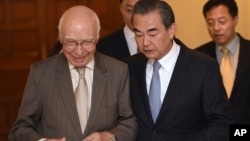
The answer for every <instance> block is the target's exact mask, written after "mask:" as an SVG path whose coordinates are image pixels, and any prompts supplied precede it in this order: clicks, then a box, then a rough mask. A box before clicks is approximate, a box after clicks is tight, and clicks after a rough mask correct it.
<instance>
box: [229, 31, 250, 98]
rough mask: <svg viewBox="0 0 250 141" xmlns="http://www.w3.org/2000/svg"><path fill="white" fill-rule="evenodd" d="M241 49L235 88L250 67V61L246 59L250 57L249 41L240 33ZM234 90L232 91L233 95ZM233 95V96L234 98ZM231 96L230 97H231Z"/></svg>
mask: <svg viewBox="0 0 250 141" xmlns="http://www.w3.org/2000/svg"><path fill="white" fill-rule="evenodd" d="M238 36H239V37H240V48H239V49H240V50H239V59H238V66H237V70H236V74H235V81H234V88H233V89H235V87H237V85H238V82H239V80H240V79H241V75H242V74H244V73H245V72H246V70H247V69H249V66H250V65H249V62H248V61H246V60H248V58H249V54H250V48H249V45H248V43H247V42H246V40H245V39H243V38H242V37H241V36H240V35H238ZM233 94H234V92H232V96H233ZM232 96H231V98H232ZM231 98H230V99H231Z"/></svg>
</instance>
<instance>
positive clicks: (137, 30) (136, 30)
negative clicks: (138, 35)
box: [134, 28, 158, 32]
mask: <svg viewBox="0 0 250 141" xmlns="http://www.w3.org/2000/svg"><path fill="white" fill-rule="evenodd" d="M157 30H158V29H157V28H150V29H148V30H147V32H154V31H157ZM134 32H141V31H140V30H139V29H137V28H134Z"/></svg>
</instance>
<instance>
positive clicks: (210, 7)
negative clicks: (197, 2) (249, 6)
mask: <svg viewBox="0 0 250 141" xmlns="http://www.w3.org/2000/svg"><path fill="white" fill-rule="evenodd" d="M203 16H204V18H205V21H206V23H207V30H208V33H209V35H210V37H211V38H212V41H210V42H208V43H205V44H203V45H201V46H200V47H198V48H197V50H198V51H201V52H204V53H206V54H208V55H210V56H212V57H213V58H215V59H216V60H217V62H218V63H219V64H220V66H221V74H222V77H223V80H224V86H225V88H226V90H227V96H228V99H229V101H230V104H231V107H232V111H233V119H234V121H235V123H237V124H250V112H249V109H250V60H249V56H250V41H249V40H246V39H244V38H243V37H242V36H241V35H240V34H239V33H236V31H235V28H236V25H237V23H238V20H239V17H238V7H237V4H236V2H235V0H209V1H207V2H206V4H205V5H204V7H203ZM223 51H226V52H227V53H226V54H225V56H224V53H223ZM226 58H227V59H226ZM224 70H225V71H224Z"/></svg>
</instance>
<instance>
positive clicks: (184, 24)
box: [165, 0, 250, 48]
mask: <svg viewBox="0 0 250 141" xmlns="http://www.w3.org/2000/svg"><path fill="white" fill-rule="evenodd" d="M165 1H167V2H168V3H169V4H170V5H171V6H172V8H173V10H174V13H175V18H176V24H177V31H176V37H177V38H180V39H181V40H182V41H183V42H184V43H185V44H186V45H187V46H189V47H190V48H195V47H197V46H199V45H201V44H203V43H205V42H207V41H210V40H211V38H210V37H209V35H208V32H207V29H206V25H205V20H204V18H203V15H202V8H203V5H204V4H205V2H206V1H207V0H165ZM236 2H237V4H238V8H239V23H238V25H237V28H236V31H237V32H239V33H240V34H241V35H242V36H243V37H245V38H247V39H250V9H249V8H248V6H249V5H250V0H236Z"/></svg>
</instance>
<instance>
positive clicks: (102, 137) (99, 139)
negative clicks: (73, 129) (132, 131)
mask: <svg viewBox="0 0 250 141" xmlns="http://www.w3.org/2000/svg"><path fill="white" fill-rule="evenodd" d="M112 138H113V135H112V134H111V133H110V132H107V131H105V132H95V133H92V134H90V135H89V136H87V137H86V138H85V139H84V140H83V141H112V140H113V139H112Z"/></svg>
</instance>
